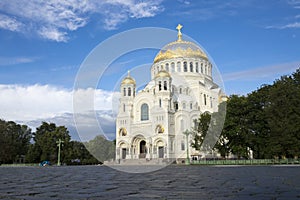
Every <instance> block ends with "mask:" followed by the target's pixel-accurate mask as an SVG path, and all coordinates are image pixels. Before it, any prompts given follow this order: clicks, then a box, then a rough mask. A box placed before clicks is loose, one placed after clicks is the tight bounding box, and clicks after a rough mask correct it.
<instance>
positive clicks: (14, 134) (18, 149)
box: [0, 120, 32, 163]
mask: <svg viewBox="0 0 300 200" xmlns="http://www.w3.org/2000/svg"><path fill="white" fill-rule="evenodd" d="M31 137H32V134H31V129H29V128H28V127H27V126H26V125H20V124H16V123H15V122H13V121H8V122H6V121H4V120H0V146H1V148H0V162H3V163H12V162H14V161H16V159H18V158H19V157H20V156H23V155H25V154H26V152H27V151H28V148H29V144H30V140H31Z"/></svg>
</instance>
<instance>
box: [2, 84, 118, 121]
mask: <svg viewBox="0 0 300 200" xmlns="http://www.w3.org/2000/svg"><path fill="white" fill-rule="evenodd" d="M73 92H74V91H73V90H67V89H64V88H59V87H55V86H51V85H28V86H23V85H0V96H1V98H0V110H1V112H0V118H2V119H5V120H22V121H28V120H35V119H45V118H51V117H55V116H57V115H60V114H63V113H73ZM76 92H77V96H78V97H79V98H80V96H85V95H87V94H92V95H95V98H94V104H95V106H94V110H112V98H113V92H109V91H104V90H100V89H96V90H94V89H91V88H88V89H85V90H78V91H76ZM81 103H82V108H84V107H85V102H81ZM83 111H84V112H85V110H83Z"/></svg>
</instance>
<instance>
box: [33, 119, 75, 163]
mask: <svg viewBox="0 0 300 200" xmlns="http://www.w3.org/2000/svg"><path fill="white" fill-rule="evenodd" d="M59 139H61V140H63V141H64V143H63V146H62V153H61V161H62V162H65V157H66V155H67V153H68V152H67V149H68V145H69V142H70V139H71V137H70V135H69V131H68V129H67V128H66V127H65V126H58V127H57V126H56V125H55V124H54V123H47V122H43V123H42V125H41V126H40V127H38V128H37V130H36V132H35V134H34V141H35V143H34V144H33V145H32V146H31V147H30V149H29V151H28V158H30V159H29V160H28V162H37V161H38V162H41V161H43V160H49V161H50V162H52V163H56V162H57V153H58V147H57V143H56V142H57V141H58V140H59Z"/></svg>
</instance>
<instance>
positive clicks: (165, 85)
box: [164, 81, 168, 90]
mask: <svg viewBox="0 0 300 200" xmlns="http://www.w3.org/2000/svg"><path fill="white" fill-rule="evenodd" d="M164 90H168V84H167V81H164Z"/></svg>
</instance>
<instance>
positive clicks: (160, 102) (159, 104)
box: [159, 99, 161, 107]
mask: <svg viewBox="0 0 300 200" xmlns="http://www.w3.org/2000/svg"><path fill="white" fill-rule="evenodd" d="M159 107H161V99H159Z"/></svg>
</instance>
